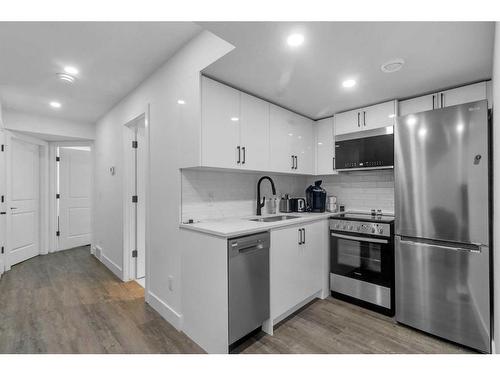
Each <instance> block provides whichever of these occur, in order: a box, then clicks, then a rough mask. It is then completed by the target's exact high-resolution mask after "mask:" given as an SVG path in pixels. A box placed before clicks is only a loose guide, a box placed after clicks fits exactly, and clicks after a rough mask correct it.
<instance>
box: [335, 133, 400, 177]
mask: <svg viewBox="0 0 500 375" xmlns="http://www.w3.org/2000/svg"><path fill="white" fill-rule="evenodd" d="M387 168H394V127H392V126H388V127H384V128H379V129H373V130H365V131H361V132H355V133H348V134H341V135H338V136H336V137H335V169H336V170H337V171H340V172H342V171H356V170H366V169H387Z"/></svg>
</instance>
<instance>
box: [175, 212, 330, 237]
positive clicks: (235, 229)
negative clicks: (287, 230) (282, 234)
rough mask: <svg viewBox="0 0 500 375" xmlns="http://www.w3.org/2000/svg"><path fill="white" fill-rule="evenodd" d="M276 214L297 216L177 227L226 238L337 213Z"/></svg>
mask: <svg viewBox="0 0 500 375" xmlns="http://www.w3.org/2000/svg"><path fill="white" fill-rule="evenodd" d="M277 215H287V216H297V218H296V219H289V220H280V221H273V222H267V223H266V222H260V221H251V220H249V219H253V218H258V217H266V216H276V215H262V216H247V217H241V218H225V219H217V220H215V219H214V220H206V221H201V222H197V223H193V224H180V226H179V227H180V228H181V229H188V230H193V231H196V232H202V233H207V234H211V235H213V236H219V237H226V238H227V237H235V236H241V235H244V234H251V233H257V232H262V231H267V230H270V229H275V228H281V227H287V226H292V225H297V224H302V223H307V222H310V221H317V220H323V219H327V218H329V217H331V216H336V215H338V214H337V213H333V212H324V213H311V212H290V213H279V214H277Z"/></svg>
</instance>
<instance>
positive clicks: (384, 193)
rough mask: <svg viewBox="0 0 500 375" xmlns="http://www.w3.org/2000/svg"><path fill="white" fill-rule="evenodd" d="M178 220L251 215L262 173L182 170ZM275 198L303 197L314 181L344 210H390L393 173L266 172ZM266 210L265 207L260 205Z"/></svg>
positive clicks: (265, 193) (267, 192) (266, 187)
mask: <svg viewBox="0 0 500 375" xmlns="http://www.w3.org/2000/svg"><path fill="white" fill-rule="evenodd" d="M181 174H182V221H183V222H184V221H187V220H189V219H193V220H195V221H198V220H209V219H217V218H228V217H241V216H247V215H253V214H255V202H256V197H257V181H258V180H259V178H260V177H262V176H263V175H264V174H262V173H241V172H236V171H235V172H226V171H213V170H210V171H209V170H198V169H185V170H182V173H181ZM269 176H270V177H271V178H272V179H273V180H274V183H275V185H276V190H277V193H278V194H277V195H278V197H280V196H281V194H290V196H291V197H294V196H295V197H303V196H304V195H305V189H306V188H307V186H309V185H310V184H312V183H313V182H314V181H316V180H323V184H322V186H323V188H324V189H325V190H326V191H327V192H328V194H329V195H335V196H336V197H337V201H338V204H343V205H345V206H346V209H347V210H359V211H370V210H371V209H381V210H382V211H384V212H394V173H393V171H392V170H376V171H360V172H343V173H341V174H338V175H334V176H317V177H305V176H293V175H272V174H271V175H269ZM262 195H263V196H265V197H266V198H269V197H271V187H270V184H269V183H268V182H267V181H264V182H263V183H262ZM263 212H267V207H264V208H263Z"/></svg>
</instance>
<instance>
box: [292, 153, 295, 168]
mask: <svg viewBox="0 0 500 375" xmlns="http://www.w3.org/2000/svg"><path fill="white" fill-rule="evenodd" d="M292 169H295V158H294V157H293V155H292Z"/></svg>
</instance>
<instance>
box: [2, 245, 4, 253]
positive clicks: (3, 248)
mask: <svg viewBox="0 0 500 375" xmlns="http://www.w3.org/2000/svg"><path fill="white" fill-rule="evenodd" d="M3 252H4V248H3V246H2V254H3Z"/></svg>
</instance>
